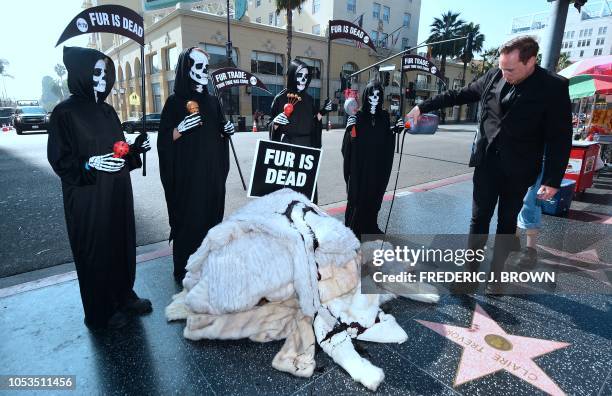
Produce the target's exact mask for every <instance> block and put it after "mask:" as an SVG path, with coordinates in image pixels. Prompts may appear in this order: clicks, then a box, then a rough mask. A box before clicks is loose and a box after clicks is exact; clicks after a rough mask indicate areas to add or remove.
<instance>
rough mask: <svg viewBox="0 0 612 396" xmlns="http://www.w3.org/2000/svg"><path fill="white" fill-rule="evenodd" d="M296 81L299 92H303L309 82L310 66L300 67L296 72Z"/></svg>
mask: <svg viewBox="0 0 612 396" xmlns="http://www.w3.org/2000/svg"><path fill="white" fill-rule="evenodd" d="M295 81H296V83H297V89H298V92H302V91H303V90H304V89H306V84H307V83H308V68H305V67H302V68H299V69H298V70H297V72H296V73H295Z"/></svg>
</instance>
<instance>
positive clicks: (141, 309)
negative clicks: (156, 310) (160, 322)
mask: <svg viewBox="0 0 612 396" xmlns="http://www.w3.org/2000/svg"><path fill="white" fill-rule="evenodd" d="M121 311H122V312H125V313H128V314H132V315H146V314H148V313H151V312H153V305H152V304H151V301H150V300H148V299H146V298H138V297H136V298H134V299H130V300H128V301H127V302H126V303H125V305H123V307H121Z"/></svg>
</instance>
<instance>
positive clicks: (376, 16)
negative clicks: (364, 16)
mask: <svg viewBox="0 0 612 396" xmlns="http://www.w3.org/2000/svg"><path fill="white" fill-rule="evenodd" d="M372 7H373V8H372V17H373V18H374V19H376V20H379V19H380V4H378V3H374V4H373V5H372Z"/></svg>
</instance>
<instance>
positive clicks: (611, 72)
mask: <svg viewBox="0 0 612 396" xmlns="http://www.w3.org/2000/svg"><path fill="white" fill-rule="evenodd" d="M559 74H560V75H562V76H563V77H565V78H572V77H575V76H578V75H581V74H593V75H599V76H612V55H606V56H596V57H593V58H587V59H583V60H579V61H578V62H574V63H572V64H571V65H569V66H568V67H566V68H565V69H563V70H561V71H560V72H559Z"/></svg>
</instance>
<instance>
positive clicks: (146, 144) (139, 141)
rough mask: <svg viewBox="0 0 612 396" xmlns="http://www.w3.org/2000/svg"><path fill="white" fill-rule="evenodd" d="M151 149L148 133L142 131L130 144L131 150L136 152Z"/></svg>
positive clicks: (144, 151)
mask: <svg viewBox="0 0 612 396" xmlns="http://www.w3.org/2000/svg"><path fill="white" fill-rule="evenodd" d="M149 150H151V142H150V141H149V136H148V135H147V134H144V133H141V134H140V135H138V136H137V137H136V139H134V143H132V144H131V145H130V152H131V153H136V154H142V153H146V152H147V151H149Z"/></svg>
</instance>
